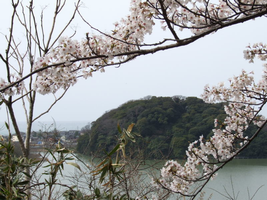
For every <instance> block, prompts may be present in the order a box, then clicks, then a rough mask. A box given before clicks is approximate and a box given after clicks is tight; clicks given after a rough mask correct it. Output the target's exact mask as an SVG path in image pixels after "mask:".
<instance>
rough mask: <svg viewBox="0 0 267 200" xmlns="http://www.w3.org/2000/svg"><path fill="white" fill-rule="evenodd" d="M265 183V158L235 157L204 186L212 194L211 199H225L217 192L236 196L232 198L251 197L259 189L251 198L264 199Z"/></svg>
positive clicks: (265, 197) (254, 199) (266, 166)
mask: <svg viewBox="0 0 267 200" xmlns="http://www.w3.org/2000/svg"><path fill="white" fill-rule="evenodd" d="M231 180H232V184H231ZM266 183H267V159H236V160H233V161H232V162H230V163H229V164H228V165H226V166H225V167H224V168H223V169H222V170H220V171H219V174H218V176H217V177H216V178H215V180H213V181H211V182H210V183H209V184H208V185H207V186H206V188H205V191H206V193H207V194H212V198H211V199H215V200H224V199H227V198H226V197H223V196H222V195H220V194H219V193H218V192H220V193H222V194H224V195H227V193H229V194H230V195H231V196H232V197H233V196H235V197H236V198H233V199H238V200H246V199H251V198H252V196H253V194H254V193H255V192H256V191H257V190H258V189H259V190H258V192H257V194H256V195H255V197H254V198H253V200H266V199H267V184H266ZM232 185H233V187H232ZM214 190H216V191H218V192H215V191H214ZM206 196H208V195H206ZM249 196H250V198H249ZM228 199H230V198H228Z"/></svg>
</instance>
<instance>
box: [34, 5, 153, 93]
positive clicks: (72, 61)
mask: <svg viewBox="0 0 267 200" xmlns="http://www.w3.org/2000/svg"><path fill="white" fill-rule="evenodd" d="M131 5H132V6H131V9H130V10H131V15H128V16H127V17H126V18H125V19H122V20H121V21H120V22H119V23H118V22H116V23H115V24H114V25H115V28H114V30H112V34H110V35H105V34H99V35H90V34H86V38H85V39H83V40H82V41H81V42H78V41H77V40H72V39H71V38H68V37H63V38H61V39H60V40H59V44H58V47H57V48H55V49H52V50H51V51H50V52H49V53H47V54H46V55H45V56H44V57H42V58H39V59H38V61H37V62H36V63H35V70H38V69H40V68H44V67H47V69H45V70H42V71H41V72H39V73H38V77H37V80H36V83H35V89H36V90H37V91H38V92H40V93H42V94H47V93H51V92H52V93H54V92H56V91H57V90H58V89H59V88H64V89H65V88H66V87H68V86H70V85H73V84H75V83H76V81H77V77H80V76H82V77H84V78H87V77H89V76H92V72H93V71H96V70H99V69H100V70H103V69H104V68H103V67H104V66H107V65H110V64H114V63H120V62H122V61H124V60H125V59H127V56H117V57H116V59H114V55H118V54H122V53H125V52H128V51H134V50H137V47H138V45H139V44H140V43H142V42H143V40H144V36H145V34H150V33H152V27H153V25H154V22H153V20H152V16H153V14H152V13H151V12H150V10H148V9H147V8H146V6H145V5H146V4H144V3H142V2H141V1H135V0H133V1H132V4H131ZM86 58H89V59H86ZM77 60H79V62H76V61H77ZM58 63H62V64H58ZM52 65H55V66H54V67H49V66H52Z"/></svg>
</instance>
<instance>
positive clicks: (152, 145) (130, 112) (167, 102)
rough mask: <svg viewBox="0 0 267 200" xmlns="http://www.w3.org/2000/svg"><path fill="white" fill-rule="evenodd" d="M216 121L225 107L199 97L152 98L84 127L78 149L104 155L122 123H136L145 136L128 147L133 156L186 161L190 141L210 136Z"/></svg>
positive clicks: (113, 142) (131, 102)
mask: <svg viewBox="0 0 267 200" xmlns="http://www.w3.org/2000/svg"><path fill="white" fill-rule="evenodd" d="M215 118H217V119H219V120H223V119H224V118H225V114H224V110H223V104H207V103H204V102H203V100H201V99H199V98H196V97H187V98H185V97H182V96H175V97H154V96H153V97H151V96H148V97H145V98H143V99H140V100H135V101H129V102H127V103H125V104H123V105H121V106H120V107H118V108H117V109H113V110H111V111H109V112H106V113H105V114H104V115H103V116H101V117H100V118H98V119H97V120H96V121H95V122H93V123H92V127H87V128H84V129H83V131H84V133H85V134H84V135H83V136H81V137H80V138H79V141H78V146H77V150H78V152H80V153H83V154H87V155H91V154H97V155H101V154H103V153H104V152H107V151H109V150H110V149H111V148H112V147H114V145H116V143H117V136H118V134H119V133H118V129H117V124H118V123H119V124H120V126H121V127H124V128H127V127H128V125H130V124H131V123H135V126H134V129H133V132H136V133H139V134H140V135H141V137H140V138H136V140H137V141H136V143H134V144H130V145H127V150H128V152H129V153H131V154H133V155H134V154H138V155H143V156H144V157H145V158H157V159H163V158H184V156H185V150H186V149H187V147H188V144H189V141H191V142H192V141H195V140H197V139H198V138H199V136H200V135H203V136H204V137H209V135H210V134H211V130H212V129H213V127H214V119H215ZM265 135H266V134H265ZM265 140H266V139H265ZM259 154H260V155H259ZM246 155H247V156H248V157H263V155H265V156H266V153H265V151H264V152H263V151H262V149H260V150H259V151H258V152H257V151H255V149H254V150H253V151H251V152H250V151H248V152H247V153H246Z"/></svg>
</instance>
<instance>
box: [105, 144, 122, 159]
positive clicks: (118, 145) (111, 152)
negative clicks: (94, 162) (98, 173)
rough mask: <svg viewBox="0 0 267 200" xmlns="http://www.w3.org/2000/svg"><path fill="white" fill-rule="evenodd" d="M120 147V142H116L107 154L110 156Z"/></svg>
mask: <svg viewBox="0 0 267 200" xmlns="http://www.w3.org/2000/svg"><path fill="white" fill-rule="evenodd" d="M119 148H120V144H117V145H116V146H115V147H114V149H112V150H111V151H110V152H109V153H108V155H107V156H111V155H112V154H114V153H115V152H116V151H117V150H118V149H119Z"/></svg>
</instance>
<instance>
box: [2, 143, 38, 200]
mask: <svg viewBox="0 0 267 200" xmlns="http://www.w3.org/2000/svg"><path fill="white" fill-rule="evenodd" d="M34 164H36V162H35V161H34V160H32V159H26V158H22V157H16V156H15V155H14V146H13V145H12V143H11V141H10V140H9V141H4V139H3V138H0V199H10V200H11V199H24V198H25V197H27V193H26V186H27V185H28V183H29V179H28V178H30V174H28V173H26V170H25V169H26V168H27V167H30V166H33V165H34ZM27 177H28V178H27Z"/></svg>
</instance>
